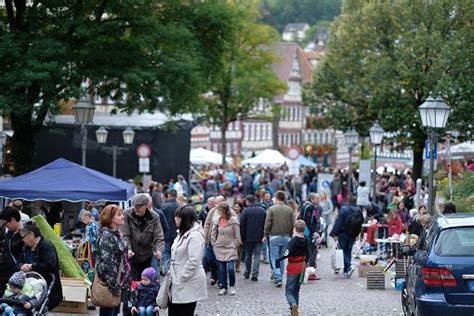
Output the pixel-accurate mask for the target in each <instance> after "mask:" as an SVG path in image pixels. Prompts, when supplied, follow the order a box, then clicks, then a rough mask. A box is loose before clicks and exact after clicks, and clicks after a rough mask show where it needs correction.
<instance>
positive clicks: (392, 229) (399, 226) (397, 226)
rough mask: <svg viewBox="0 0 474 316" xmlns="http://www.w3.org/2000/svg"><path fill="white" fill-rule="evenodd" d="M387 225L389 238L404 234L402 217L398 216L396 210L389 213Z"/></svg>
mask: <svg viewBox="0 0 474 316" xmlns="http://www.w3.org/2000/svg"><path fill="white" fill-rule="evenodd" d="M387 225H388V236H389V237H392V236H393V235H394V234H397V235H400V234H401V233H402V231H403V223H402V220H401V219H400V216H398V212H397V210H396V209H393V210H391V211H390V212H389V213H388V218H387Z"/></svg>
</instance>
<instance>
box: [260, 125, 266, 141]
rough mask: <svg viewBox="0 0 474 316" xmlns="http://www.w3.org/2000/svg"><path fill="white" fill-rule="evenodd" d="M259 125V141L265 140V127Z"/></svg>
mask: <svg viewBox="0 0 474 316" xmlns="http://www.w3.org/2000/svg"><path fill="white" fill-rule="evenodd" d="M259 125H260V140H264V139H265V125H264V124H259Z"/></svg>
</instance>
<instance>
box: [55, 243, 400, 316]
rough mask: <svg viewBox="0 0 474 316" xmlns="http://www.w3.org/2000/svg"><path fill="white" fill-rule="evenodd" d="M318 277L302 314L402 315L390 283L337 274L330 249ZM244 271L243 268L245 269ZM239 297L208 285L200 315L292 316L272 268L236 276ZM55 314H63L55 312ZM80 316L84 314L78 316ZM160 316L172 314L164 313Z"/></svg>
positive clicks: (304, 294) (303, 295) (304, 293)
mask: <svg viewBox="0 0 474 316" xmlns="http://www.w3.org/2000/svg"><path fill="white" fill-rule="evenodd" d="M320 254H321V256H320V258H319V261H318V269H317V274H318V275H319V276H320V277H321V280H319V281H310V282H309V283H308V284H303V285H302V287H301V291H300V315H302V316H305V315H325V316H326V315H335V316H340V315H374V316H375V315H381V316H382V315H384V316H385V315H401V314H402V310H401V305H400V292H398V291H395V290H394V289H392V288H391V287H390V285H389V284H388V280H386V289H385V290H367V289H366V280H367V279H366V278H360V277H359V276H358V274H357V270H356V271H355V272H354V274H353V276H352V278H351V279H349V280H348V279H346V278H344V277H342V275H335V274H333V273H332V270H331V268H330V258H329V257H330V250H329V249H321V250H320ZM242 270H243V267H242ZM236 280H237V284H236V287H235V288H236V291H237V294H236V295H235V296H228V295H226V296H218V295H217V290H218V289H217V287H216V286H210V285H209V286H208V299H207V300H206V301H202V302H198V305H197V310H196V315H201V316H208V315H209V316H224V315H242V316H243V315H246V316H248V315H289V314H290V313H289V308H288V305H287V302H286V299H285V295H284V294H285V289H284V287H281V288H276V287H275V286H274V285H273V283H272V282H271V281H270V266H269V265H268V264H262V265H261V269H260V276H259V280H258V282H252V281H250V280H245V279H244V278H243V273H237V275H236ZM52 315H60V314H59V313H52ZM77 315H80V314H77ZM89 315H99V313H98V311H94V312H89ZM160 315H165V316H166V315H168V313H167V311H166V310H165V311H163V312H161V313H160Z"/></svg>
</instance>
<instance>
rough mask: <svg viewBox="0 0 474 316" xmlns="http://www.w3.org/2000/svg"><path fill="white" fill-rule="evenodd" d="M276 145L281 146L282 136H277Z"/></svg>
mask: <svg viewBox="0 0 474 316" xmlns="http://www.w3.org/2000/svg"><path fill="white" fill-rule="evenodd" d="M278 145H279V146H282V145H283V136H282V135H281V134H280V135H278Z"/></svg>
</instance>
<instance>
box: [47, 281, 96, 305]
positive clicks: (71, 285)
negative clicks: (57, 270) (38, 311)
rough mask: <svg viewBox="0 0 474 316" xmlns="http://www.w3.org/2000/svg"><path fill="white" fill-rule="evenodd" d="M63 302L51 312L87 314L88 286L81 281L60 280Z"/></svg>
mask: <svg viewBox="0 0 474 316" xmlns="http://www.w3.org/2000/svg"><path fill="white" fill-rule="evenodd" d="M61 284H62V288H63V300H62V302H61V303H59V305H58V306H57V307H56V308H55V309H54V310H52V312H55V313H65V314H68V313H75V314H87V291H88V286H87V284H86V283H85V282H84V280H83V279H74V278H61Z"/></svg>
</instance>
